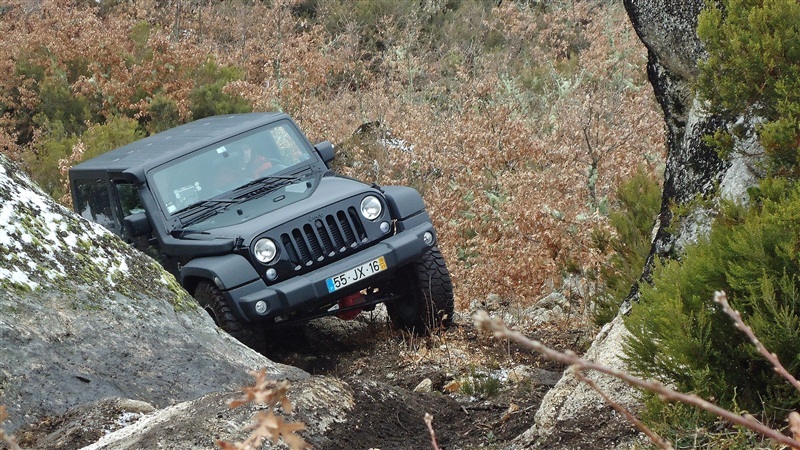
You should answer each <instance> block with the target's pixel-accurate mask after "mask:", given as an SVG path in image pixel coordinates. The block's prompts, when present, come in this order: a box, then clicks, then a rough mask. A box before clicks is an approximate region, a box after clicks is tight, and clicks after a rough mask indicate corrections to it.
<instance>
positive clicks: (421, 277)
mask: <svg viewBox="0 0 800 450" xmlns="http://www.w3.org/2000/svg"><path fill="white" fill-rule="evenodd" d="M409 270H410V271H411V273H410V274H409V275H410V276H411V277H413V279H412V280H410V281H411V284H412V285H413V286H412V287H411V288H410V292H409V294H410V295H408V296H406V297H405V298H401V299H398V300H396V301H411V302H414V307H415V309H416V312H415V314H414V316H415V317H414V320H410V321H407V320H405V319H404V318H403V317H400V315H399V314H398V313H396V312H395V311H394V308H393V307H392V305H387V309H388V311H389V315H390V317H391V319H392V322H393V324H394V325H395V326H396V327H398V328H403V329H406V330H408V331H411V332H413V333H414V334H417V335H420V336H424V335H428V334H430V333H431V332H432V331H434V330H439V329H447V328H449V327H450V326H451V325H452V324H453V310H454V301H453V282H452V280H451V278H450V272H449V271H448V270H447V264H446V263H445V260H444V257H443V256H442V254H441V252H440V251H439V249H438V248H437V247H432V248H431V249H430V250H429V251H428V252H426V253H425V254H423V255H422V256H420V258H419V259H418V260H417V261H416V262H415V263H413V264H412V266H411V267H409ZM406 289H408V287H406Z"/></svg>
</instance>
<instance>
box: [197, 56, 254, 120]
mask: <svg viewBox="0 0 800 450" xmlns="http://www.w3.org/2000/svg"><path fill="white" fill-rule="evenodd" d="M243 77H244V72H243V71H242V70H241V69H238V68H235V67H225V66H220V65H218V64H217V63H216V62H215V61H214V59H213V58H209V59H208V60H207V61H206V63H205V64H204V65H203V66H202V67H200V68H198V69H197V70H196V74H195V80H196V87H195V88H194V90H192V92H191V94H189V101H190V108H191V110H192V116H193V117H194V118H195V119H200V118H203V117H208V116H214V115H217V114H231V113H243V112H250V111H252V107H251V106H250V104H249V103H248V102H247V100H245V99H244V98H242V97H238V96H234V95H229V94H226V93H225V91H224V88H225V86H226V85H227V84H228V83H230V82H231V81H235V80H239V79H242V78H243Z"/></svg>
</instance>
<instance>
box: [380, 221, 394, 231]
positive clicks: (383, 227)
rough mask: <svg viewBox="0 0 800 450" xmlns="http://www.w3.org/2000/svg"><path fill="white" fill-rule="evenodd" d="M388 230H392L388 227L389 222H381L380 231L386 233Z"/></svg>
mask: <svg viewBox="0 0 800 450" xmlns="http://www.w3.org/2000/svg"><path fill="white" fill-rule="evenodd" d="M390 229H392V226H391V225H389V222H381V231H383V232H384V233H388V232H389V230H390Z"/></svg>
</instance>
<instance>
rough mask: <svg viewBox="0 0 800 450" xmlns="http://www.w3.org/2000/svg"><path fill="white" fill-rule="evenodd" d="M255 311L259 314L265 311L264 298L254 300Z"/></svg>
mask: <svg viewBox="0 0 800 450" xmlns="http://www.w3.org/2000/svg"><path fill="white" fill-rule="evenodd" d="M256 312H257V313H259V314H264V313H265V312H267V302H265V301H264V300H259V301H257V302H256Z"/></svg>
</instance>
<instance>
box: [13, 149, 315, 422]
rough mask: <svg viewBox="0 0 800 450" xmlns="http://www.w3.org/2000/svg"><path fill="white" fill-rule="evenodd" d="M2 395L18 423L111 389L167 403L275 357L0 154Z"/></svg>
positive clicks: (281, 374)
mask: <svg viewBox="0 0 800 450" xmlns="http://www.w3.org/2000/svg"><path fill="white" fill-rule="evenodd" d="M0 200H1V201H0V405H5V406H6V407H7V409H8V413H9V415H10V421H9V422H8V423H7V424H6V425H5V427H6V430H7V431H14V430H15V429H17V428H18V427H20V426H21V425H23V424H30V423H34V422H37V421H39V420H42V419H45V418H47V417H52V416H57V415H60V414H63V413H65V412H66V411H67V410H69V409H71V408H73V407H76V406H78V405H82V404H86V403H91V402H94V401H97V400H100V399H102V398H105V397H121V398H129V399H134V400H138V401H144V402H147V403H150V404H152V405H154V406H155V407H156V408H163V407H166V406H169V405H172V404H175V403H178V402H183V401H187V400H192V399H195V398H198V397H200V396H201V395H204V394H207V393H209V392H214V391H219V390H221V389H230V388H237V387H240V386H243V385H246V384H249V383H251V381H252V379H251V377H250V375H249V373H250V371H252V370H256V369H259V368H262V367H267V368H268V371H269V372H270V374H271V375H272V376H273V377H275V378H290V379H300V378H304V377H306V376H307V374H306V373H305V372H303V371H301V370H299V369H295V368H291V367H288V366H283V365H279V364H275V363H273V362H271V361H269V360H268V359H266V358H265V357H263V356H262V355H259V354H257V353H255V352H253V351H251V350H250V349H249V348H247V347H245V346H243V345H242V344H240V343H239V342H238V341H236V340H234V339H232V338H231V337H230V336H228V335H227V334H225V333H224V332H222V331H221V330H219V329H217V327H216V326H215V325H214V323H213V321H212V320H211V318H210V317H209V316H208V315H207V314H206V313H205V311H203V310H202V309H201V308H200V307H199V306H198V305H197V304H196V303H195V302H194V300H193V299H192V298H191V297H190V296H189V295H188V294H187V293H186V292H185V291H184V290H183V289H181V288H180V286H179V285H178V283H177V281H176V280H175V279H174V278H173V277H172V276H171V275H169V274H167V273H166V272H165V271H164V270H162V268H161V267H160V266H159V265H158V264H157V263H156V262H155V261H153V260H151V259H150V258H147V257H146V256H144V255H142V254H141V253H139V252H137V251H135V250H133V249H132V248H130V247H129V246H128V245H126V244H125V243H123V242H122V241H121V240H119V239H117V238H116V237H115V236H114V235H113V234H111V233H109V232H107V231H106V230H105V229H103V228H101V227H99V226H96V225H93V224H91V223H89V222H87V221H85V220H83V219H81V218H80V217H78V216H77V215H75V214H72V213H71V212H70V211H68V210H67V209H65V208H63V207H62V206H60V205H58V204H56V203H55V202H53V201H52V200H51V199H50V198H49V197H48V196H47V195H45V194H44V193H42V191H41V190H40V189H39V188H38V187H36V186H35V185H34V184H33V183H32V182H31V181H30V180H29V179H28V177H27V176H26V175H25V174H24V173H23V172H21V171H20V170H18V169H17V168H16V167H15V165H14V164H12V163H11V162H9V161H8V160H7V159H6V158H5V157H3V156H2V155H0Z"/></svg>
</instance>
